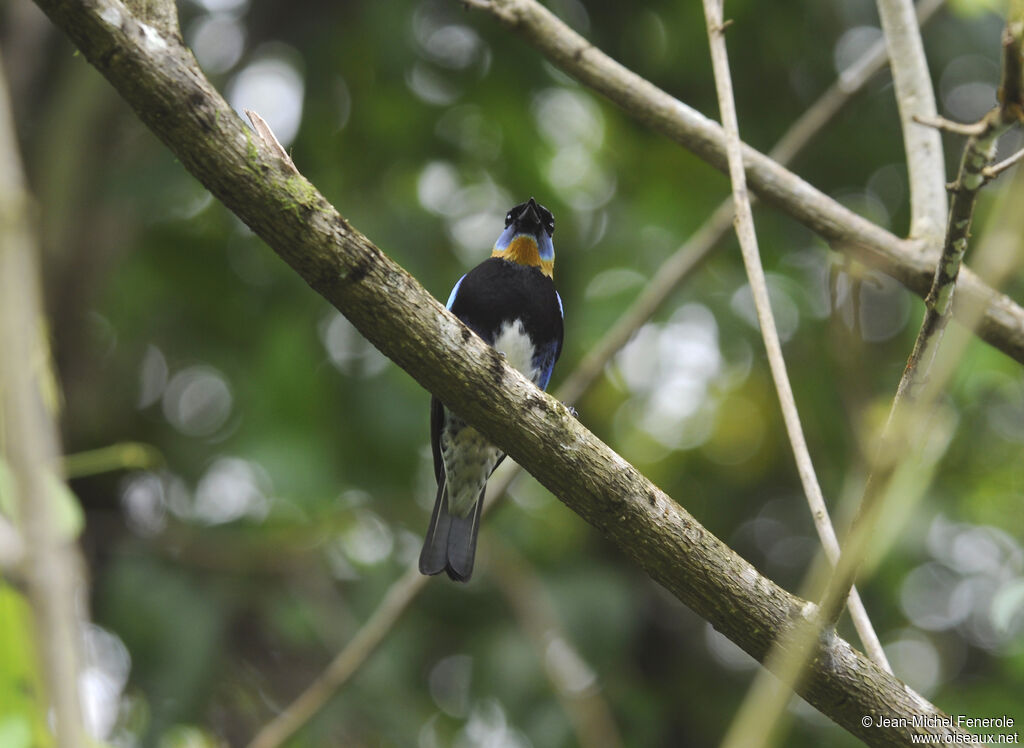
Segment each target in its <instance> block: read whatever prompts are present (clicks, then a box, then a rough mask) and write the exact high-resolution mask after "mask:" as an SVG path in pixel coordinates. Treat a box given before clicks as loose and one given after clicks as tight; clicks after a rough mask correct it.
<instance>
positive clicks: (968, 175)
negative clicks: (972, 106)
mask: <svg viewBox="0 0 1024 748" xmlns="http://www.w3.org/2000/svg"><path fill="white" fill-rule="evenodd" d="M1011 29H1013V31H1011ZM1022 36H1024V24H1022V23H1020V22H1017V23H1014V20H1013V19H1011V21H1010V22H1009V23H1007V26H1006V30H1005V31H1004V34H1003V42H1002V43H1003V80H1004V86H1003V87H1002V88H1001V95H1000V99H1001V100H1002V103H1001V104H1000V105H999V106H997V107H996V108H995V109H992V110H991V111H990V112H988V114H986V115H985V116H984V117H983V118H982V119H981V120H980V121H979V122H978V123H977V124H976V125H975V126H973V127H972V128H971V131H972V132H973V133H974V134H972V135H971V136H970V137H969V138H968V139H967V143H966V144H965V145H964V152H963V157H962V158H961V160H960V168H959V171H958V173H957V178H956V181H955V182H954V183H953V185H952V188H951V192H952V201H951V205H950V210H949V221H948V225H947V228H946V238H945V242H944V244H943V247H942V255H941V256H940V257H939V260H938V263H937V264H936V267H935V273H934V275H933V278H932V286H931V290H930V291H929V292H928V295H927V296H926V297H925V315H924V319H923V320H922V322H921V328H920V330H919V331H918V334H917V339H916V340H915V341H914V347H913V350H912V351H911V353H910V357H909V358H908V360H907V365H906V367H905V368H904V370H903V375H902V377H901V378H900V382H899V385H898V386H897V388H896V396H895V397H894V398H893V403H892V407H891V408H890V410H889V417H888V419H887V421H886V424H885V426H884V427H883V429H882V434H881V436H880V438H879V440H878V449H877V453H876V457H875V461H874V465H873V469H872V472H871V474H870V475H869V476H868V479H867V482H866V484H865V486H864V493H863V496H862V497H861V501H860V506H859V507H858V510H857V515H856V517H855V519H854V529H853V531H852V534H853V535H856V536H857V537H859V538H862V539H863V542H864V543H866V542H867V539H868V538H870V537H871V535H872V534H873V532H872V529H873V528H874V527H875V525H876V523H877V522H878V521H879V520H880V519H881V517H882V516H884V510H883V504H884V497H885V495H886V490H885V489H886V488H887V487H888V485H889V482H890V480H891V478H892V476H893V474H894V472H895V471H896V469H897V467H898V465H899V460H900V458H901V456H902V455H903V451H904V448H905V445H906V444H907V437H908V433H907V431H906V430H905V428H904V427H903V426H902V424H903V422H904V421H908V419H906V418H903V416H902V413H901V410H902V409H904V408H905V407H906V406H907V404H908V403H912V402H913V400H914V399H915V398H916V397H917V396H918V394H919V393H918V392H917V390H918V388H919V387H920V386H921V385H922V383H923V382H927V381H928V378H929V375H930V372H931V369H932V364H933V362H934V360H935V354H936V352H937V351H938V349H939V346H940V344H941V342H942V338H943V333H944V332H945V329H946V326H947V324H948V323H949V320H950V318H951V316H952V309H953V298H954V293H955V291H956V288H957V279H958V277H959V275H960V268H961V265H962V263H963V258H964V253H965V252H966V250H967V244H968V238H969V236H970V229H971V222H972V220H973V218H974V206H975V203H976V201H977V197H978V192H979V191H980V190H981V188H982V187H984V186H985V184H986V183H987V182H988V179H987V178H986V176H985V169H986V167H988V165H989V163H990V162H991V160H992V157H993V156H994V155H995V151H996V146H997V144H998V142H999V138H1000V137H1001V136H1002V135H1003V133H1005V132H1006V131H1007V130H1008V129H1009V128H1011V127H1012V126H1013V125H1015V124H1017V123H1018V122H1019V121H1020V113H1021V103H1022V101H1024V91H1021V89H1020V86H1019V85H1015V86H1014V87H1013V88H1012V89H1011V88H1007V87H1006V84H1005V81H1007V80H1011V81H1020V80H1021V78H1022V76H1021V72H1020V70H1021V65H1022V61H1021V38H1022ZM864 550H865V549H864V548H857V547H854V546H853V545H852V544H847V545H846V547H845V548H844V551H843V556H842V558H841V559H840V562H839V563H838V564H837V565H836V571H835V574H834V576H833V578H832V581H831V583H830V585H829V589H828V591H827V592H826V594H825V599H823V601H822V613H823V615H824V616H825V617H826V619H827V620H829V621H832V622H835V621H836V620H837V619H838V617H839V613H840V610H839V609H838V607H837V606H838V603H837V601H839V600H842V599H843V597H844V595H843V591H844V590H848V589H849V588H850V587H851V586H852V585H853V584H854V580H855V579H856V577H857V574H858V571H859V568H860V565H861V563H862V562H863V559H864Z"/></svg>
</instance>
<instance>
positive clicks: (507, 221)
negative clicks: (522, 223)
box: [505, 211, 512, 226]
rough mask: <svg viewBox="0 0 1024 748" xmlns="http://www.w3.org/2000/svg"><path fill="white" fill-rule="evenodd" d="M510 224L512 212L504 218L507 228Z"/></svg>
mask: <svg viewBox="0 0 1024 748" xmlns="http://www.w3.org/2000/svg"><path fill="white" fill-rule="evenodd" d="M510 223H512V212H511V211H509V213H508V215H506V216H505V225H506V226H508V225H509V224H510Z"/></svg>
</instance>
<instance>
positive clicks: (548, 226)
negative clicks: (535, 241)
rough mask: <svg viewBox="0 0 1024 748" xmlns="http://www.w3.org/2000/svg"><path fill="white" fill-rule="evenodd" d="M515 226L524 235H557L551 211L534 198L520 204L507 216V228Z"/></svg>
mask: <svg viewBox="0 0 1024 748" xmlns="http://www.w3.org/2000/svg"><path fill="white" fill-rule="evenodd" d="M512 224H515V228H516V230H517V231H520V232H522V233H524V234H534V235H537V234H539V233H540V230H541V229H543V230H544V232H545V233H546V234H547V235H548V236H549V237H550V236H553V235H554V233H555V217H554V216H553V215H551V211H550V210H548V209H547V208H545V207H544V206H543V205H541V204H540V203H538V202H537V201H536V200H534V199H533V198H532V197H531V198H530V199H529V200H527V201H526V202H525V203H519V205H517V206H515V207H514V208H512V210H510V211H509V212H508V214H507V215H506V216H505V228H508V227H509V226H511V225H512Z"/></svg>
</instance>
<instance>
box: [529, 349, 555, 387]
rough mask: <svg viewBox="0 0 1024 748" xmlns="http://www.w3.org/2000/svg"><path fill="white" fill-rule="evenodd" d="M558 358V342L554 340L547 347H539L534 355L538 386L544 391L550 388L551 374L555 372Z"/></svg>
mask: <svg viewBox="0 0 1024 748" xmlns="http://www.w3.org/2000/svg"><path fill="white" fill-rule="evenodd" d="M557 358H558V341H557V340H553V341H551V342H550V343H547V344H546V345H539V346H537V348H536V349H535V350H534V353H533V367H534V368H535V369H537V372H538V374H537V386H538V387H540V388H541V389H542V390H546V389H547V388H548V382H549V381H551V372H553V371H554V370H555V360H556V359H557Z"/></svg>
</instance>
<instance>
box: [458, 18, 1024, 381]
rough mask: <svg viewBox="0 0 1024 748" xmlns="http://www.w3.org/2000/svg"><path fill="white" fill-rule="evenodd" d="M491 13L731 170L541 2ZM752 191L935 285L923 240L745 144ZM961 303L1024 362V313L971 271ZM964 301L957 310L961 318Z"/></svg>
mask: <svg viewBox="0 0 1024 748" xmlns="http://www.w3.org/2000/svg"><path fill="white" fill-rule="evenodd" d="M461 1H462V2H463V4H465V5H467V6H470V7H473V8H479V9H481V10H486V11H487V12H489V13H491V14H492V15H494V16H495V17H496V18H498V20H500V21H501V22H502V23H504V24H505V25H506V26H508V27H509V28H510V29H512V30H513V31H515V32H516V33H518V34H520V35H522V36H523V38H524V39H526V41H528V42H529V43H530V44H532V45H533V46H534V47H536V48H537V49H538V50H539V51H540V52H541V53H543V54H544V55H545V56H546V57H547V58H548V59H549V60H550V61H551V62H552V63H554V64H555V65H557V66H558V67H559V68H561V69H562V70H563V71H565V72H566V73H568V74H569V75H571V76H573V77H574V78H576V79H577V80H579V81H580V82H581V83H583V84H584V85H586V86H588V87H590V88H593V89H594V90H595V91H597V92H598V93H600V94H603V95H604V96H606V97H608V99H609V100H611V101H612V102H614V103H615V104H617V105H618V106H620V107H622V108H623V109H624V110H625V111H626V112H627V113H628V114H630V115H631V116H633V117H635V118H636V119H638V120H639V121H640V122H642V123H643V124H645V125H647V126H649V127H650V128H652V129H653V130H656V131H657V132H660V133H662V134H663V135H665V136H667V137H669V138H671V139H672V140H675V141H676V142H677V143H679V144H680V145H682V146H683V147H685V148H687V149H689V150H691V151H693V152H694V153H695V154H696V155H698V156H699V157H701V158H702V159H704V160H705V161H707V162H708V163H710V164H711V165H712V166H714V167H716V168H718V169H721V170H723V171H724V170H725V169H726V157H725V138H724V135H723V133H722V128H721V127H720V126H719V125H718V124H717V123H716V122H713V121H711V120H710V119H708V118H707V117H705V116H704V115H702V114H701V113H700V112H697V111H696V110H694V109H692V108H691V107H689V106H687V105H686V104H684V103H683V102H681V101H679V100H678V99H676V98H674V97H672V96H670V95H668V94H667V93H665V92H664V91H662V90H660V89H659V88H657V87H656V86H654V85H653V84H652V83H650V82H649V81H647V80H645V79H643V78H641V77H640V76H638V75H637V74H636V73H634V72H632V71H631V70H628V69H627V68H625V67H623V66H622V65H620V64H619V63H618V62H616V61H615V60H612V59H611V58H610V57H608V56H607V55H606V54H604V53H603V52H602V51H601V50H599V49H597V48H596V47H594V46H593V45H592V44H590V43H589V42H588V41H587V40H586V39H584V38H583V37H581V36H580V35H579V34H577V33H576V32H575V31H573V30H572V29H570V28H569V27H568V26H567V25H566V24H564V23H563V22H562V21H560V20H559V19H558V18H557V17H555V16H554V15H553V14H552V13H551V12H550V11H548V10H547V9H546V8H544V7H543V6H541V5H540V4H539V3H537V2H535V1H534V0H461ZM743 161H744V164H745V166H746V170H747V181H748V183H749V184H750V187H751V189H752V190H753V191H754V192H756V193H757V194H758V195H760V196H761V197H762V198H763V199H764V200H766V201H767V202H769V203H771V204H773V205H775V206H776V207H777V208H779V209H780V210H782V211H784V212H785V213H788V214H789V215H790V216H792V217H793V218H795V219H796V220H798V221H799V222H800V223H802V224H804V225H805V226H807V227H808V228H809V229H811V230H812V231H814V232H815V233H817V234H819V235H820V236H821V237H822V238H824V239H825V240H826V241H827V242H829V244H830V245H831V246H832V247H833V248H834V249H836V250H839V251H841V252H848V253H850V254H851V255H853V256H854V257H856V258H858V259H860V260H861V261H863V262H864V263H865V264H866V265H868V266H870V267H873V268H875V269H877V270H881V271H882V272H884V273H886V274H887V275H890V276H892V277H893V278H895V279H896V280H897V281H899V282H900V283H902V284H903V285H904V286H906V287H907V288H909V289H910V290H911V291H913V292H914V293H916V294H918V295H919V296H921V297H922V298H923V297H924V296H925V295H927V293H928V290H929V288H930V287H931V279H932V274H933V271H934V269H935V264H934V263H935V258H934V255H930V254H929V253H928V252H927V251H925V248H924V247H923V246H922V243H921V242H918V241H915V240H904V239H899V238H897V237H896V236H894V235H893V234H891V233H889V232H888V231H886V230H885V229H882V228H880V227H879V226H876V225H875V224H873V223H871V222H870V221H868V220H866V219H864V218H862V217H860V216H858V215H857V214H855V213H854V212H853V211H851V210H849V209H847V208H846V207H844V206H842V205H840V204H839V203H837V202H836V201H835V200H833V199H832V198H830V197H828V196H827V195H825V194H824V193H822V192H821V191H820V190H817V189H816V188H814V187H812V186H811V185H810V184H808V183H807V182H805V181H804V180H802V179H800V177H798V176H796V175H795V174H793V173H792V172H790V171H788V170H786V169H784V168H782V167H781V166H779V165H778V164H777V163H776V162H775V161H773V160H772V159H770V158H768V157H767V156H765V155H764V154H762V153H760V152H758V151H756V150H754V149H753V148H750V147H748V146H744V148H743ZM960 291H961V294H960V295H961V296H962V297H963V298H962V299H960V301H962V302H963V303H964V304H965V305H966V304H967V303H968V302H973V303H974V304H976V305H978V304H980V305H981V307H982V308H983V309H984V310H985V312H984V315H983V317H982V320H981V322H980V323H979V324H978V326H977V328H976V332H977V334H978V336H979V337H981V338H982V339H983V340H985V341H987V342H988V343H990V344H991V345H993V346H994V347H996V348H998V349H999V350H1001V351H1003V352H1004V353H1006V354H1007V355H1009V356H1012V357H1013V358H1015V359H1016V360H1017V361H1020V362H1021V363H1024V309H1022V308H1021V307H1020V306H1019V305H1018V304H1016V303H1015V302H1013V301H1012V300H1011V299H1009V298H1008V297H1007V296H1005V295H1003V294H1000V293H997V292H995V291H993V290H992V289H991V288H989V287H988V286H987V285H985V283H983V282H982V281H981V280H980V279H979V278H978V277H977V276H976V275H975V274H974V273H972V272H971V271H970V270H969V269H968V268H964V270H963V272H962V273H961V278H960ZM960 306H961V304H960V303H959V302H958V303H957V304H956V305H955V307H954V310H953V313H954V315H959V314H960V312H959V307H960Z"/></svg>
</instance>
